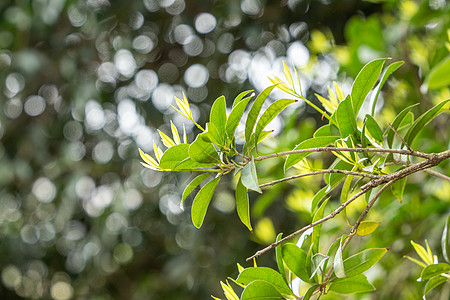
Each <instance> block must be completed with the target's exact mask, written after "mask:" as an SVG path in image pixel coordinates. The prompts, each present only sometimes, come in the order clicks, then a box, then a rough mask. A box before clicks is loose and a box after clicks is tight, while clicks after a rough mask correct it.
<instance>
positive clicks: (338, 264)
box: [333, 238, 347, 278]
mask: <svg viewBox="0 0 450 300" xmlns="http://www.w3.org/2000/svg"><path fill="white" fill-rule="evenodd" d="M343 244H344V238H341V241H340V242H339V248H338V249H337V251H336V256H335V257H334V262H333V267H334V274H336V277H338V278H344V277H347V274H346V273H345V266H344V261H343V259H342V252H343V251H344V249H343Z"/></svg>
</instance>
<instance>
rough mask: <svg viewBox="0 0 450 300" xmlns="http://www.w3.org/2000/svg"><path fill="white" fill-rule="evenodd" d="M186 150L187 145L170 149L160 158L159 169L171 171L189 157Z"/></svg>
mask: <svg viewBox="0 0 450 300" xmlns="http://www.w3.org/2000/svg"><path fill="white" fill-rule="evenodd" d="M188 149H189V145H188V144H180V145H175V146H172V147H170V148H169V149H167V150H166V152H164V154H163V155H162V156H161V161H160V162H159V167H160V168H161V169H167V170H173V169H174V168H175V167H176V166H177V165H178V164H179V163H181V162H182V161H183V160H185V159H186V158H188V157H189V153H188Z"/></svg>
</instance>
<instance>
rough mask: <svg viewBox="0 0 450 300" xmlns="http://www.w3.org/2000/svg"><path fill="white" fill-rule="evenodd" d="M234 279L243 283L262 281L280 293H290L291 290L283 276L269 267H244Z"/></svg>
mask: <svg viewBox="0 0 450 300" xmlns="http://www.w3.org/2000/svg"><path fill="white" fill-rule="evenodd" d="M236 281H237V282H238V283H239V284H243V285H249V284H251V283H252V282H254V281H264V282H266V283H268V284H270V285H272V286H273V287H274V288H275V289H276V290H277V291H278V292H279V293H280V294H282V295H292V292H291V290H290V289H289V287H288V285H287V284H286V282H285V281H284V279H283V276H282V275H281V274H280V273H278V272H277V271H275V270H273V269H271V268H266V267H257V268H255V267H254V268H246V269H244V270H243V271H242V272H241V273H240V274H239V276H238V278H237V279H236Z"/></svg>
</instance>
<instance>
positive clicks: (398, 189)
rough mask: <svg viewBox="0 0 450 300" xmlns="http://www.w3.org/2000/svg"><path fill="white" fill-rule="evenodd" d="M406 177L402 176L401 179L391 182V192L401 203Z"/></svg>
mask: <svg viewBox="0 0 450 300" xmlns="http://www.w3.org/2000/svg"><path fill="white" fill-rule="evenodd" d="M406 178H407V177H403V178H402V179H399V180H397V181H396V182H394V183H393V184H391V191H392V194H393V195H394V196H395V198H397V199H398V201H399V202H400V203H402V200H403V192H404V190H405V186H406Z"/></svg>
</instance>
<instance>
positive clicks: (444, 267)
mask: <svg viewBox="0 0 450 300" xmlns="http://www.w3.org/2000/svg"><path fill="white" fill-rule="evenodd" d="M447 272H450V265H449V264H446V263H439V264H433V265H429V266H426V267H425V268H424V269H423V270H422V273H420V280H421V281H424V280H428V279H431V278H433V277H436V276H439V275H441V274H445V273H447Z"/></svg>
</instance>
